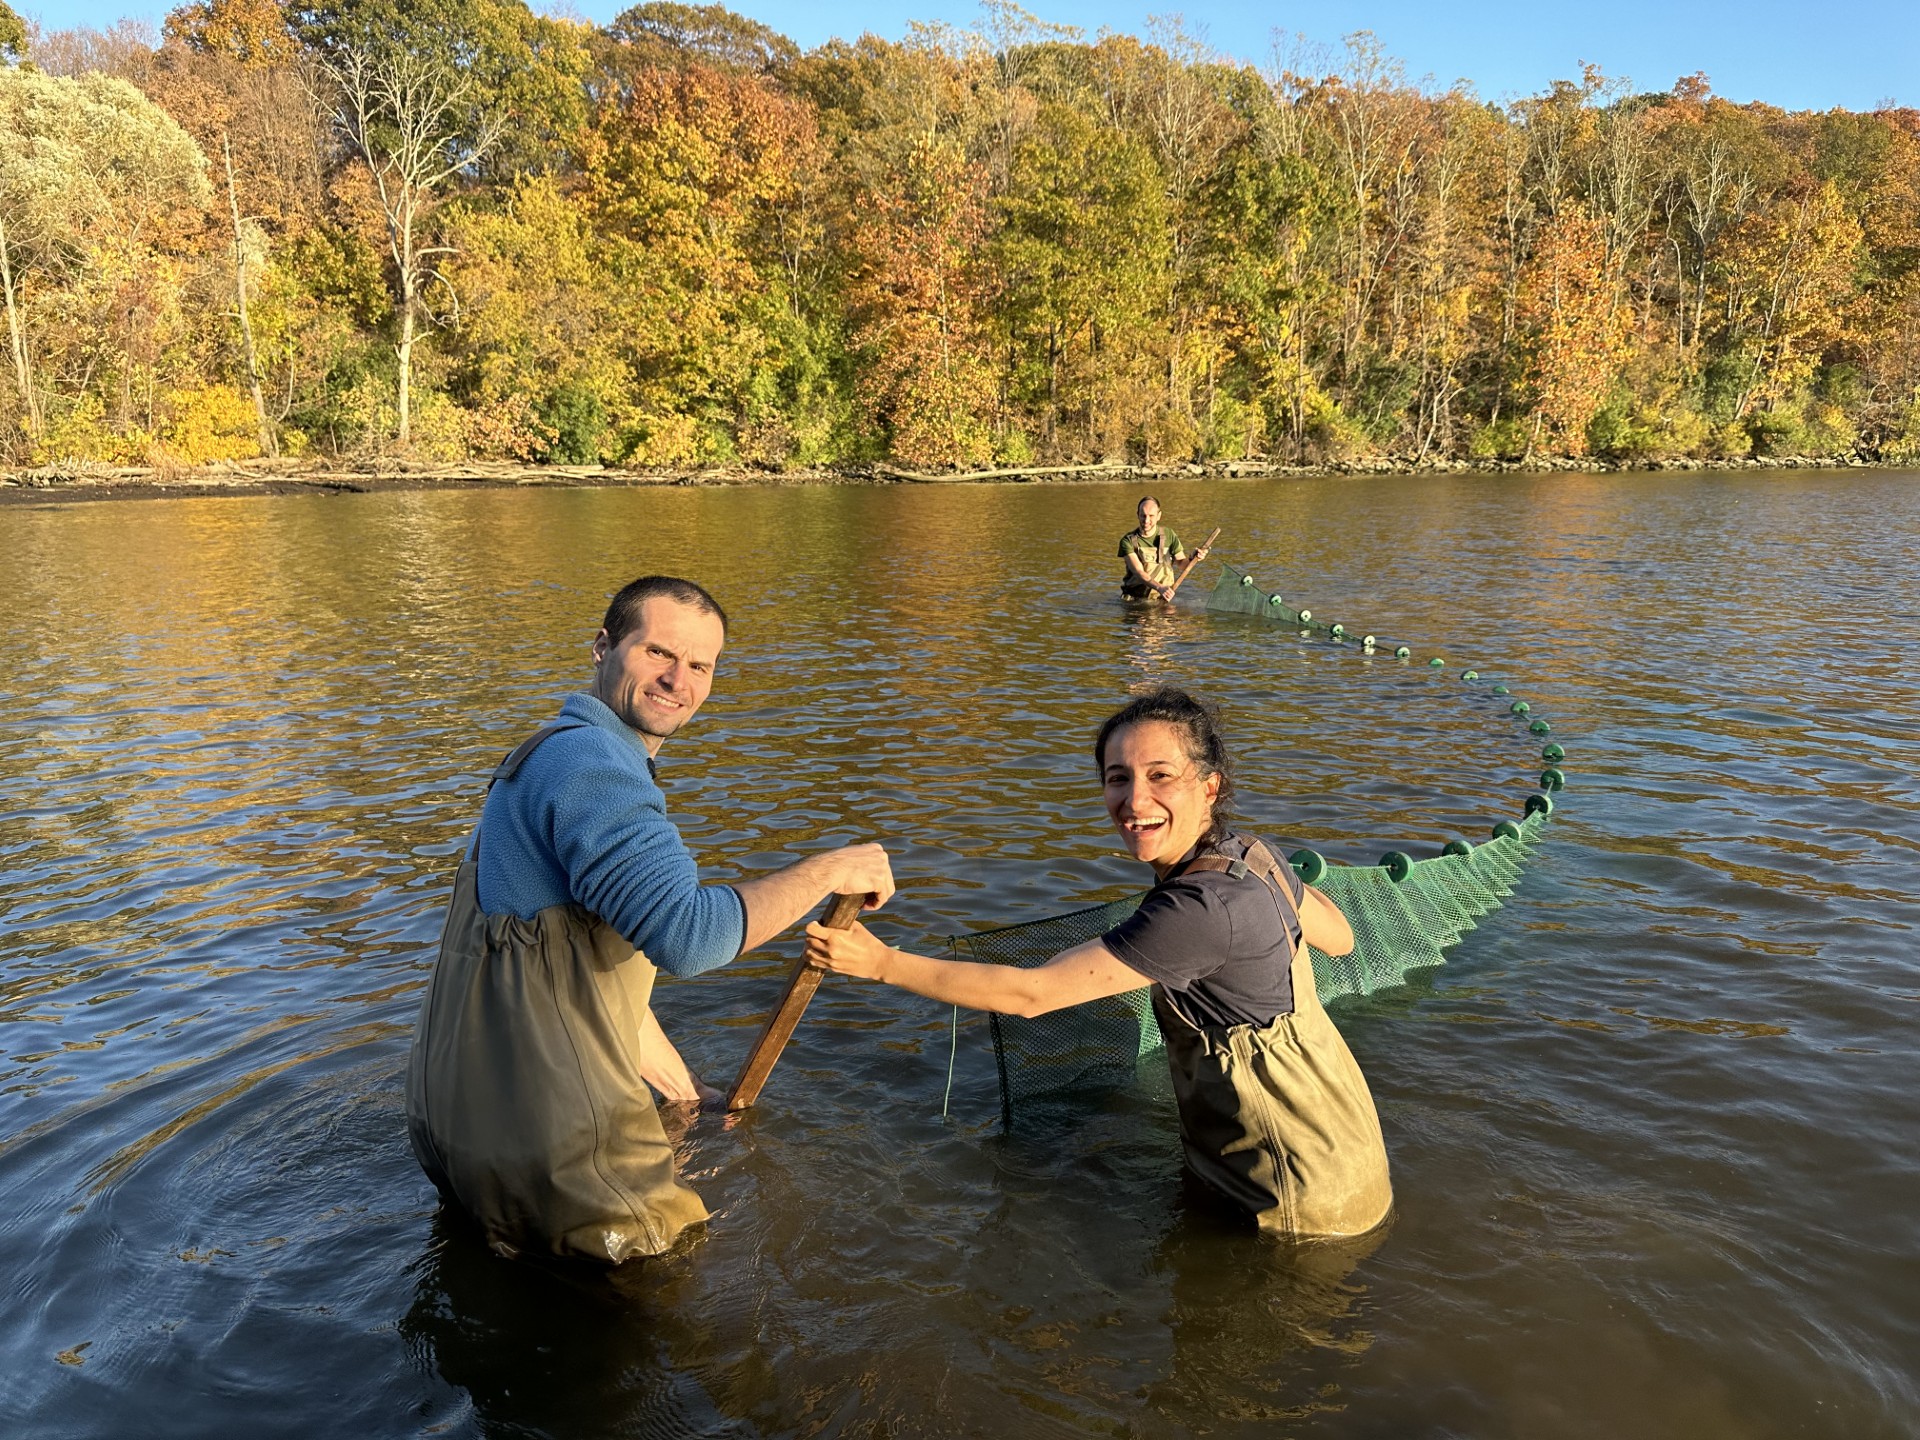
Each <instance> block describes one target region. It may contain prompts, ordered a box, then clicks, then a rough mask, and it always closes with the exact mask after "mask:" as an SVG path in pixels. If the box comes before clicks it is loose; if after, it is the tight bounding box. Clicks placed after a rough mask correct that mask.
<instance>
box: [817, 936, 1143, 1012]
mask: <svg viewBox="0 0 1920 1440" xmlns="http://www.w3.org/2000/svg"><path fill="white" fill-rule="evenodd" d="M807 958H808V959H809V960H811V961H813V962H815V963H816V964H819V965H824V966H826V967H827V968H828V969H829V970H833V971H837V972H838V973H840V974H842V975H863V976H865V977H866V978H867V979H869V980H881V981H884V982H886V983H887V984H889V985H897V986H899V987H900V988H901V989H902V990H911V991H912V992H913V993H914V994H916V995H925V996H926V997H927V998H928V999H929V1000H940V1001H944V1002H945V1003H947V1004H949V1005H965V1006H966V1007H968V1008H969V1009H972V1010H992V1011H996V1012H998V1013H999V1014H1002V1015H1029V1016H1031V1015H1044V1014H1046V1013H1047V1012H1048V1011H1049V1010H1062V1009H1065V1008H1066V1007H1067V1006H1069V1005H1080V1004H1084V1003H1085V1002H1086V1001H1088V1000H1098V999H1100V998H1101V997H1102V996H1103V995H1119V994H1121V993H1123V992H1124V991H1127V990H1138V989H1140V988H1141V987H1142V986H1143V985H1146V984H1147V983H1148V981H1147V977H1146V976H1144V975H1142V974H1141V973H1140V972H1139V971H1138V970H1135V969H1133V968H1132V967H1131V966H1129V965H1123V964H1122V963H1121V962H1120V961H1119V960H1118V959H1117V958H1115V956H1114V953H1113V952H1112V951H1111V950H1109V949H1107V947H1106V946H1105V945H1104V944H1102V943H1101V942H1100V941H1098V940H1089V941H1087V942H1086V943H1085V944H1082V945H1076V946H1074V947H1073V948H1072V949H1071V950H1062V951H1061V952H1060V953H1059V954H1058V955H1056V956H1054V957H1053V958H1052V959H1051V960H1049V961H1047V963H1046V964H1044V965H1041V966H1038V967H1036V968H1034V969H1031V970H1023V969H1020V968H1018V967H1016V966H1013V965H986V964H981V963H979V962H977V961H971V960H934V959H931V958H930V957H928V956H925V955H909V954H908V953H907V952H906V951H904V950H894V949H891V948H889V947H888V946H886V945H883V944H882V943H881V942H880V941H879V940H878V939H876V938H875V937H874V935H873V932H872V931H870V930H868V929H867V927H866V926H864V925H855V926H853V927H852V928H851V929H848V930H829V929H827V928H826V927H825V926H823V925H820V924H818V923H817V922H816V923H815V924H812V925H809V926H807Z"/></svg>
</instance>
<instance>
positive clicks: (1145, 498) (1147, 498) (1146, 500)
mask: <svg viewBox="0 0 1920 1440" xmlns="http://www.w3.org/2000/svg"><path fill="white" fill-rule="evenodd" d="M1146 504H1151V505H1152V506H1153V508H1154V509H1156V510H1158V509H1160V508H1161V506H1160V502H1159V501H1158V500H1155V499H1154V498H1153V496H1151V495H1142V496H1141V497H1140V505H1146ZM1140 505H1135V506H1134V507H1133V508H1134V509H1136V510H1138V509H1139V508H1140Z"/></svg>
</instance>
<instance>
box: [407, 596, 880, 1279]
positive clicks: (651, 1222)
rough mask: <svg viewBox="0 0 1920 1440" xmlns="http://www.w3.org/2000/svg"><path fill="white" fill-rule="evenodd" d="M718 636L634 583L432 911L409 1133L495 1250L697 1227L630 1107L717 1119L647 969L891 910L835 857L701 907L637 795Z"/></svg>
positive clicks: (692, 868)
mask: <svg viewBox="0 0 1920 1440" xmlns="http://www.w3.org/2000/svg"><path fill="white" fill-rule="evenodd" d="M726 626H727V620H726V615H725V613H724V612H722V610H721V609H720V606H719V605H718V604H717V603H715V601H714V599H713V597H712V596H711V595H709V594H707V592H706V591H705V590H703V589H701V588H700V587H699V586H698V585H695V584H693V583H692V582H691V581H687V580H679V579H675V578H673V577H670V576H662V575H649V576H644V577H642V578H641V579H639V580H636V581H634V582H633V583H632V584H631V585H628V586H627V587H626V588H625V589H623V590H622V591H621V592H620V593H619V594H618V595H616V596H614V597H613V601H612V603H611V604H609V605H608V607H607V613H606V618H605V620H604V621H603V623H602V626H601V629H600V633H599V634H598V635H596V636H595V637H594V641H593V664H594V677H593V685H592V687H591V689H590V690H589V691H587V692H585V693H578V694H574V695H570V696H568V697H567V701H566V703H565V705H563V706H562V707H561V711H560V715H559V717H558V719H556V720H555V721H554V723H553V724H551V725H549V726H547V727H546V728H545V729H543V730H541V731H539V732H537V733H536V734H534V735H532V736H529V737H528V738H527V739H526V740H525V741H523V742H522V743H521V745H520V746H519V747H518V748H517V749H515V750H514V752H513V753H512V754H511V755H509V756H508V757H507V758H506V759H505V760H504V761H502V762H501V764H500V766H499V768H498V769H497V770H496V771H495V772H494V777H493V781H492V783H491V785H490V787H489V791H488V795H487V801H486V806H485V808H484V810H483V811H482V812H481V817H480V828H479V830H478V831H476V832H475V835H474V840H473V844H472V846H471V847H470V848H469V850H468V853H467V856H466V859H465V861H464V862H463V863H462V865H461V867H460V873H459V875H458V877H457V878H456V880H455V882H454V892H453V898H452V900H451V901H450V902H449V904H448V908H447V923H446V929H445V932H444V933H443V935H442V937H441V942H440V955H439V958H438V960H437V961H436V963H435V965H434V970H433V976H432V978H431V979H430V980H429V982H428V985H427V995H426V999H425V1001H424V1002H423V1004H422V1005H421V1009H420V1018H419V1022H418V1024H417V1026H416V1028H415V1031H414V1038H413V1052H412V1056H411V1058H410V1060H409V1063H408V1069H407V1128H408V1133H409V1135H410V1137H411V1139H412V1141H413V1148H414V1153H415V1155H416V1156H418V1157H419V1160H420V1164H421V1166H422V1167H423V1168H424V1169H425V1170H426V1172H427V1174H428V1176H429V1177H430V1178H431V1179H432V1180H433V1182H434V1184H435V1185H436V1186H437V1187H438V1188H439V1190H440V1193H441V1195H442V1196H443V1197H444V1198H446V1200H447V1201H448V1202H449V1203H451V1204H454V1205H457V1206H458V1207H459V1208H461V1209H462V1210H464V1211H466V1212H467V1213H468V1214H469V1215H471V1216H472V1217H473V1218H474V1219H475V1220H476V1221H478V1222H479V1224H480V1226H481V1229H482V1230H483V1231H484V1232H485V1234H486V1237H487V1239H488V1241H489V1242H490V1243H491V1244H492V1245H493V1246H494V1248H495V1249H497V1250H500V1251H502V1252H503V1253H507V1254H514V1253H518V1252H519V1251H521V1250H527V1249H533V1250H540V1251H545V1252H549V1253H553V1254H558V1255H580V1256H588V1257H591V1258H593V1259H596V1260H601V1261H606V1262H609V1263H616V1264H617V1263H618V1262H620V1261H622V1260H626V1259H629V1258H631V1257H633V1256H636V1255H654V1254H658V1253H660V1252H661V1251H662V1250H665V1249H666V1248H667V1247H668V1246H669V1245H671V1244H672V1243H673V1241H674V1239H675V1237H676V1236H678V1235H679V1234H680V1232H681V1231H683V1230H684V1229H686V1227H687V1226H689V1225H692V1224H694V1223H696V1222H698V1221H701V1220H704V1219H705V1218H706V1215H707V1211H706V1207H705V1206H704V1205H702V1204H701V1203H700V1197H699V1196H697V1195H696V1194H694V1192H693V1191H692V1190H691V1189H689V1188H688V1187H687V1186H686V1185H685V1184H684V1183H683V1182H682V1181H681V1180H680V1179H679V1177H678V1176H677V1175H675V1173H674V1168H673V1153H672V1150H671V1148H670V1146H669V1144H668V1141H667V1137H666V1133H665V1131H664V1129H663V1128H662V1126H661V1123H660V1116H659V1112H658V1111H656V1110H655V1109H654V1105H653V1097H652V1094H651V1090H650V1089H649V1086H651V1087H653V1088H657V1089H658V1090H659V1091H660V1092H661V1094H662V1095H663V1096H665V1097H666V1098H667V1099H668V1100H669V1101H673V1102H678V1103H685V1104H697V1103H699V1102H700V1101H701V1100H703V1099H706V1100H711V1101H716V1102H717V1100H718V1099H719V1096H718V1093H717V1092H715V1091H712V1090H710V1089H708V1088H707V1087H706V1086H704V1085H702V1084H701V1083H700V1082H699V1080H697V1079H696V1078H695V1077H694V1075H693V1073H692V1072H691V1071H690V1070H688V1068H687V1066H686V1063H685V1062H684V1061H683V1060H682V1059H681V1058H680V1055H679V1052H678V1051H676V1050H675V1049H674V1047H673V1044H672V1042H670V1041H669V1040H668V1039H667V1037H666V1033H665V1032H664V1031H663V1030H662V1029H661V1028H660V1023H659V1021H658V1020H657V1019H655V1018H654V1014H653V1009H652V1005H651V1003H650V1001H651V996H652V991H653V979H654V975H655V973H656V969H655V967H656V966H657V967H658V968H659V969H663V970H666V971H667V972H668V973H669V974H673V975H679V976H687V975H698V974H700V973H701V972H702V971H705V970H711V969H713V968H715V967H716V966H719V965H724V964H726V963H727V961H729V960H731V959H733V958H734V957H735V956H736V955H739V954H741V953H742V952H743V951H747V950H751V949H754V948H756V947H757V946H760V945H762V944H764V943H766V942H767V941H768V940H770V939H772V938H773V937H774V936H775V935H777V934H779V933H780V932H781V931H782V930H785V929H787V928H788V927H789V926H791V925H792V924H794V922H795V921H797V920H799V919H800V918H801V917H802V916H804V915H805V914H807V912H809V911H810V910H812V909H813V908H814V907H815V906H816V905H818V904H819V903H820V901H821V900H822V899H823V898H824V897H825V896H827V895H829V894H865V895H867V896H868V897H869V899H868V908H869V909H872V908H875V907H877V906H879V905H881V904H883V903H885V901H886V900H887V898H888V897H889V896H891V895H892V893H893V875H892V872H891V870H890V869H889V867H888V864H887V857H886V852H885V851H883V850H882V849H881V848H880V847H879V846H878V845H850V846H846V847H843V848H841V849H838V850H830V851H824V852H821V853H818V854H814V855H809V856H808V857H807V858H806V859H804V860H801V861H799V862H798V863H796V864H793V865H790V866H788V867H787V868H786V869H784V870H779V871H776V872H774V873H772V874H769V875H764V876H759V877H757V878H755V879H751V880H740V881H736V882H734V883H733V884H731V885H702V884H701V883H700V875H699V869H698V867H697V866H696V865H695V863H694V860H693V857H692V856H691V855H690V854H689V853H688V852H687V848H686V846H685V845H684V844H683V843H682V842H681V839H680V832H679V831H678V830H677V829H676V828H675V827H674V825H673V822H672V821H671V820H669V819H668V818H667V813H666V799H665V797H664V796H663V795H662V794H661V791H660V787H659V785H658V784H657V783H656V781H655V776H654V758H653V757H654V756H655V755H656V754H658V753H659V750H660V745H661V742H662V741H664V740H665V739H666V738H667V737H668V736H669V735H672V734H674V733H675V732H676V731H678V730H679V728H680V727H681V726H682V725H684V724H686V722H687V721H688V720H690V719H692V718H693V715H694V713H695V712H696V711H698V710H699V708H700V705H701V702H703V701H704V700H705V699H706V698H707V694H708V692H709V691H710V690H711V689H712V687H713V676H714V667H715V665H716V664H717V663H718V661H719V658H720V650H721V647H722V646H723V645H724V644H725V642H726Z"/></svg>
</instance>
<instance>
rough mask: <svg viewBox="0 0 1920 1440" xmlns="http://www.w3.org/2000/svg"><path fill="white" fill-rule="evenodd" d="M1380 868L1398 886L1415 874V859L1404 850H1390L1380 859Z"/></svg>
mask: <svg viewBox="0 0 1920 1440" xmlns="http://www.w3.org/2000/svg"><path fill="white" fill-rule="evenodd" d="M1380 868H1381V869H1382V870H1384V871H1386V872H1387V878H1388V879H1390V880H1392V881H1393V883H1394V884H1396V885H1398V884H1399V883H1400V882H1401V881H1402V880H1404V879H1406V878H1407V876H1409V875H1411V874H1412V873H1413V857H1412V856H1411V855H1409V854H1407V852H1406V851H1404V850H1389V851H1387V853H1386V854H1384V855H1382V856H1381V857H1380Z"/></svg>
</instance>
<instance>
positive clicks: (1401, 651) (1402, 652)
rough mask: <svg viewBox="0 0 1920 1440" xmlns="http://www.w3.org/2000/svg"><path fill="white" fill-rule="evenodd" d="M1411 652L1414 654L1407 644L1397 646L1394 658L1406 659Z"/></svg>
mask: <svg viewBox="0 0 1920 1440" xmlns="http://www.w3.org/2000/svg"><path fill="white" fill-rule="evenodd" d="M1411 654H1413V652H1412V651H1411V650H1409V649H1407V647H1406V646H1404V645H1401V646H1397V647H1396V648H1395V649H1394V652H1393V658H1394V659H1396V660H1404V659H1406V658H1407V657H1408V656H1409V655H1411Z"/></svg>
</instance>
